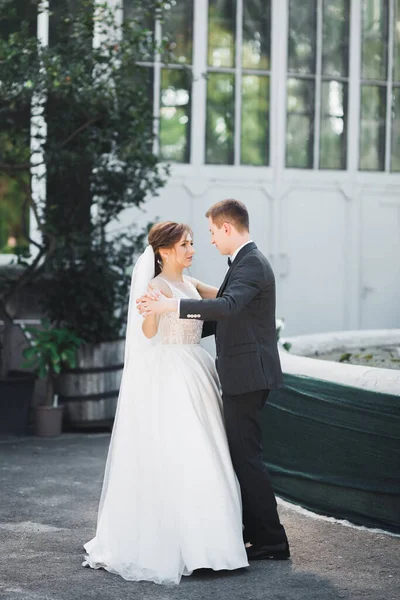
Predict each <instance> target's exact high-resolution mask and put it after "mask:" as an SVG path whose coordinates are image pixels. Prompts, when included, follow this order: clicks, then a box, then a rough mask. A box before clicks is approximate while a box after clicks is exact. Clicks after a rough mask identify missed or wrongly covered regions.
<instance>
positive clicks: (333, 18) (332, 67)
mask: <svg viewBox="0 0 400 600" xmlns="http://www.w3.org/2000/svg"><path fill="white" fill-rule="evenodd" d="M349 5H350V2H349V0H324V12H323V30H322V48H323V52H322V73H323V74H324V75H330V76H333V77H347V75H348V72H349V68H348V63H349V20H350V16H349Z"/></svg>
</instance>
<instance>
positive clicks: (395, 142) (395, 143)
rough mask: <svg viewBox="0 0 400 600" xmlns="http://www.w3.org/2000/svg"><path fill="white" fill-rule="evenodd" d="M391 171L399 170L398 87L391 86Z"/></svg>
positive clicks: (399, 91)
mask: <svg viewBox="0 0 400 600" xmlns="http://www.w3.org/2000/svg"><path fill="white" fill-rule="evenodd" d="M392 101H393V105H392V107H393V108H392V110H393V117H392V119H393V120H392V161H391V162H392V164H391V167H390V168H391V170H392V171H400V87H395V88H393V99H392Z"/></svg>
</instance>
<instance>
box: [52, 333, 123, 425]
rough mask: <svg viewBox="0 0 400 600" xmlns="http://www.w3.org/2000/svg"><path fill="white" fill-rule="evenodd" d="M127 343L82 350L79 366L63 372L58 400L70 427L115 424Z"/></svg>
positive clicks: (87, 346)
mask: <svg viewBox="0 0 400 600" xmlns="http://www.w3.org/2000/svg"><path fill="white" fill-rule="evenodd" d="M124 348H125V340H117V341H114V342H104V343H102V344H93V345H92V344H87V345H85V346H82V348H80V349H79V351H78V356H77V367H76V369H70V370H68V371H66V372H65V373H63V374H62V375H61V377H60V379H59V384H58V390H57V391H58V394H59V397H58V401H59V403H60V404H62V405H63V406H64V424H65V426H66V427H67V428H79V429H82V428H88V429H89V428H96V427H110V426H111V425H112V423H113V421H114V416H115V410H116V407H117V400H118V393H119V386H120V383H121V377H122V370H123V366H124Z"/></svg>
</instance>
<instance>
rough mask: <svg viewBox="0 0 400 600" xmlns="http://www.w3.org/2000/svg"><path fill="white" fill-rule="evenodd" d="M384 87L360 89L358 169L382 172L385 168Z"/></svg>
mask: <svg viewBox="0 0 400 600" xmlns="http://www.w3.org/2000/svg"><path fill="white" fill-rule="evenodd" d="M385 116H386V87H384V86H377V85H363V86H362V87H361V131H360V134H361V135H360V169H361V170H365V171H383V170H384V167H385V133H386V127H385V121H386V119H385Z"/></svg>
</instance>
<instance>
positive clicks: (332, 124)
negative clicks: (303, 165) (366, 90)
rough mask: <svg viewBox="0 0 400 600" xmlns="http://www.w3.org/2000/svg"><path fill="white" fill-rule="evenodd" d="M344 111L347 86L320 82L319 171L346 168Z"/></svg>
mask: <svg viewBox="0 0 400 600" xmlns="http://www.w3.org/2000/svg"><path fill="white" fill-rule="evenodd" d="M346 111H347V84H346V83H340V82H338V81H324V82H322V89H321V137H320V161H319V167H320V169H345V168H346Z"/></svg>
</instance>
